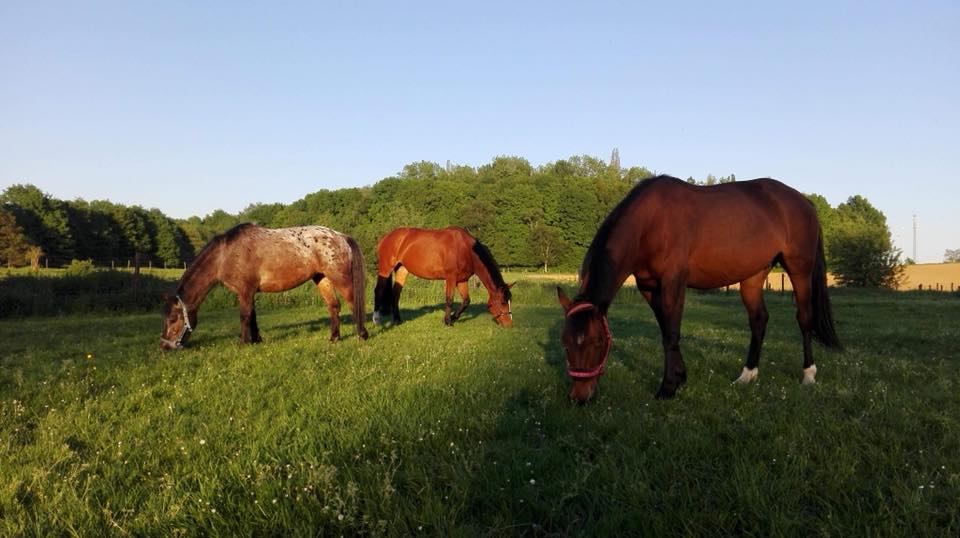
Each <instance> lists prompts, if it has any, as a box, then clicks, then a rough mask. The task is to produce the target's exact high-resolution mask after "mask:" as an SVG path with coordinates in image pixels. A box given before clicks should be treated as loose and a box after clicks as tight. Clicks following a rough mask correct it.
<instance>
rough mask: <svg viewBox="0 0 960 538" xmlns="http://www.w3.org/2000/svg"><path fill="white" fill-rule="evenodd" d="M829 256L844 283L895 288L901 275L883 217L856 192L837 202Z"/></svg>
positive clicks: (895, 252) (897, 252) (897, 254)
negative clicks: (855, 194)
mask: <svg viewBox="0 0 960 538" xmlns="http://www.w3.org/2000/svg"><path fill="white" fill-rule="evenodd" d="M830 260H831V264H832V267H831V270H832V272H833V273H834V274H835V275H836V276H837V280H838V281H839V282H840V284H842V285H844V286H853V287H885V288H896V287H897V285H898V284H899V283H900V280H901V279H902V276H903V265H902V263H901V261H900V251H899V250H897V249H895V248H894V247H893V241H892V240H891V238H890V229H889V228H888V227H887V219H886V217H885V216H884V215H883V213H881V212H880V211H879V210H878V209H876V208H875V207H873V205H871V204H870V202H869V201H867V199H866V198H864V197H862V196H859V195H857V196H851V197H850V198H849V199H848V200H847V201H846V202H845V203H842V204H840V205H839V206H837V225H836V228H835V230H834V232H833V237H832V238H831V241H830Z"/></svg>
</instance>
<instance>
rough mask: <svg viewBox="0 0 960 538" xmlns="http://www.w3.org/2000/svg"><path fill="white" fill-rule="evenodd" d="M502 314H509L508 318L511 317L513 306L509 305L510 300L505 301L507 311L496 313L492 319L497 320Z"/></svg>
mask: <svg viewBox="0 0 960 538" xmlns="http://www.w3.org/2000/svg"><path fill="white" fill-rule="evenodd" d="M503 316H509V317H510V319H513V306H511V305H510V301H507V311H506V312H500V313H499V314H497V315H496V316H493V321H497V320H498V319H500V318H501V317H503Z"/></svg>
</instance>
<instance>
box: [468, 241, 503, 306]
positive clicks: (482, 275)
mask: <svg viewBox="0 0 960 538" xmlns="http://www.w3.org/2000/svg"><path fill="white" fill-rule="evenodd" d="M470 254H471V255H472V256H473V272H474V273H476V275H477V278H479V279H480V283H481V284H483V287H485V288H487V294H488V295H490V296H491V297H493V294H494V293H500V290H499V288H497V285H496V284H495V283H494V282H493V275H491V274H490V270H489V269H487V266H486V264H484V263H483V260H481V259H480V256H477V253H476V252H473V251H472V250H471V251H470Z"/></svg>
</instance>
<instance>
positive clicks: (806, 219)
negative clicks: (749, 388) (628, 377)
mask: <svg viewBox="0 0 960 538" xmlns="http://www.w3.org/2000/svg"><path fill="white" fill-rule="evenodd" d="M775 263H780V264H781V265H782V266H783V268H784V269H785V270H786V272H787V274H788V275H789V276H790V282H791V283H792V284H793V289H794V298H795V301H796V305H797V322H798V323H799V325H800V332H801V334H802V336H803V377H802V379H801V381H802V382H803V383H805V384H809V383H813V382H814V378H815V375H816V372H817V367H816V365H815V364H814V361H813V353H812V351H811V347H810V340H811V336H813V337H816V338H817V340H819V341H820V342H822V343H823V344H824V345H826V346H827V347H832V348H837V349H839V348H840V341H839V339H838V338H837V334H836V332H835V330H834V327H833V315H832V314H831V309H830V299H829V297H828V295H827V280H826V274H827V273H826V263H825V261H824V256H823V241H822V238H821V233H820V224H819V222H818V220H817V214H816V211H815V210H814V208H813V205H812V204H811V203H810V202H809V201H808V200H807V199H806V198H804V196H803V195H802V194H800V193H799V192H797V191H796V190H794V189H792V188H790V187H788V186H786V185H784V184H783V183H780V182H779V181H776V180H773V179H755V180H752V181H743V182H737V183H728V184H722V185H715V186H710V187H698V186H694V185H690V184H688V183H686V182H684V181H681V180H679V179H676V178H672V177H667V176H660V177H656V178H652V179H648V180H646V181H643V182H642V183H640V184H639V185H637V186H636V187H635V188H634V189H633V190H632V191H631V192H630V193H629V194H628V195H627V196H626V197H625V198H624V199H623V201H621V202H620V203H619V204H618V205H617V207H616V208H614V209H613V211H612V212H611V213H610V215H609V216H607V218H606V220H605V221H604V222H603V224H602V225H601V226H600V228H599V230H598V231H597V234H596V236H595V237H594V238H593V242H592V244H591V245H590V248H589V249H588V250H587V253H586V256H585V257H584V260H583V264H582V265H581V267H580V291H579V293H578V294H577V296H576V297H574V298H573V300H571V299H569V298H567V295H566V294H565V293H564V292H563V290H562V289H560V288H559V287H558V288H557V295H558V297H559V299H560V304H561V306H563V310H564V312H565V315H566V322H565V325H564V328H563V334H562V336H561V338H562V341H563V345H564V347H565V348H566V352H567V371H568V373H569V375H570V376H571V378H572V379H573V381H572V386H571V389H570V397H571V398H573V399H574V400H576V401H578V402H580V403H584V402H586V401H588V400H589V399H590V397H591V396H592V395H593V393H594V391H595V390H596V387H597V381H598V378H599V376H600V375H601V374H603V370H604V364H605V362H606V360H607V356H608V355H609V352H610V348H611V344H612V342H613V337H612V336H611V333H610V329H609V327H608V326H607V309H608V308H609V307H610V302H611V301H612V300H613V298H614V296H615V295H616V293H617V290H618V289H619V288H620V286H621V285H622V284H623V282H624V281H625V280H626V279H627V277H628V276H630V275H633V276H634V277H635V278H636V282H637V288H638V289H639V290H640V293H641V294H643V296H644V298H645V299H646V300H647V302H648V303H649V304H650V307H651V308H652V309H653V313H654V315H655V317H656V319H657V323H658V324H659V325H660V331H661V333H662V336H663V350H664V374H663V382H662V383H661V385H660V389H659V391H658V392H657V394H656V397H657V398H670V397H672V396H673V395H674V394H675V393H676V391H677V388H679V387H680V385H681V384H683V383H684V382H685V381H686V378H687V372H686V367H685V366H684V364H683V357H682V356H681V354H680V321H681V318H682V316H683V301H684V293H685V290H686V288H687V287H691V288H698V289H708V288H718V287H721V286H726V285H729V284H734V283H737V282H739V283H740V297H741V299H742V300H743V304H744V306H745V307H746V309H747V316H748V319H749V322H750V331H751V334H752V336H751V339H750V350H749V352H748V353H747V360H746V365H745V366H744V368H743V372H742V373H741V375H740V377H739V379H738V380H737V381H738V382H740V383H749V382H750V381H753V380H754V379H756V378H757V374H758V372H759V370H758V364H759V362H760V348H761V346H762V344H763V337H764V333H765V331H766V326H767V319H768V315H767V308H766V306H765V305H764V302H763V286H764V283H765V282H766V279H767V273H769V271H770V269H771V268H772V266H773V264H775Z"/></svg>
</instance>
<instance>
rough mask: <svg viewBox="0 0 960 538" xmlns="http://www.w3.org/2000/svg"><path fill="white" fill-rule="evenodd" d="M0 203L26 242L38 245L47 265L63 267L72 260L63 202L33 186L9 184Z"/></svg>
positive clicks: (68, 220)
mask: <svg viewBox="0 0 960 538" xmlns="http://www.w3.org/2000/svg"><path fill="white" fill-rule="evenodd" d="M0 204H3V205H4V206H5V207H6V208H7V210H9V211H10V212H12V213H13V215H14V217H16V219H17V223H18V224H19V225H20V226H21V227H22V228H23V230H24V233H25V234H26V235H27V237H28V239H29V240H30V242H31V243H32V244H34V245H39V246H40V247H41V248H42V249H43V250H44V251H45V252H46V256H47V258H48V260H49V261H50V262H51V263H53V264H55V265H65V264H67V263H69V262H70V260H72V259H73V258H74V256H75V255H76V253H75V250H74V247H75V243H74V238H73V234H72V232H71V230H70V218H69V215H68V214H67V210H66V203H64V202H62V201H60V200H56V199H54V198H52V197H51V196H49V195H48V194H46V193H44V192H42V191H41V190H40V189H38V188H37V187H35V186H33V185H12V186H10V187H8V188H7V189H6V190H5V191H4V192H3V194H2V195H0Z"/></svg>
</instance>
